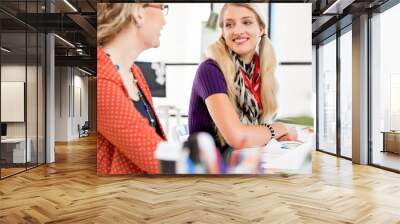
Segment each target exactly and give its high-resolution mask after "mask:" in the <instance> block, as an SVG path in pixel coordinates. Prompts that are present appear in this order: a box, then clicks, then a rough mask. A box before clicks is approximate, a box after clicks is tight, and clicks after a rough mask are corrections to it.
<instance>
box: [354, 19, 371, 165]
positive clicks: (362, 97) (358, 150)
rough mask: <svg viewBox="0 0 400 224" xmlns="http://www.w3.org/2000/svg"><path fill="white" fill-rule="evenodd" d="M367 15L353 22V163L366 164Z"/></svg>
mask: <svg viewBox="0 0 400 224" xmlns="http://www.w3.org/2000/svg"><path fill="white" fill-rule="evenodd" d="M367 37H368V15H366V14H364V15H361V16H360V17H358V18H356V19H354V20H353V40H352V44H353V59H352V60H353V114H352V115H353V118H352V119H353V130H352V135H353V140H352V145H353V154H352V157H353V162H354V163H358V164H367V163H368V39H367Z"/></svg>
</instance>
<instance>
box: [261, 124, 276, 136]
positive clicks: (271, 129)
mask: <svg viewBox="0 0 400 224" xmlns="http://www.w3.org/2000/svg"><path fill="white" fill-rule="evenodd" d="M262 125H264V126H266V127H267V128H268V129H269V131H270V132H271V139H272V138H275V136H276V133H275V130H274V128H273V127H272V125H270V124H262Z"/></svg>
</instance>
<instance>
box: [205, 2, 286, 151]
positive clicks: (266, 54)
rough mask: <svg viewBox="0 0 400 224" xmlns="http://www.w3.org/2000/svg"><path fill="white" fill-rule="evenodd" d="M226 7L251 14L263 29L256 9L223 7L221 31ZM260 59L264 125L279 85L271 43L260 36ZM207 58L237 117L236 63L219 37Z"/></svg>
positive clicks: (246, 5) (272, 112)
mask: <svg viewBox="0 0 400 224" xmlns="http://www.w3.org/2000/svg"><path fill="white" fill-rule="evenodd" d="M229 6H239V7H244V8H247V9H249V10H251V11H252V12H253V13H254V14H255V15H256V19H257V21H258V24H259V25H260V26H261V27H263V28H264V29H265V28H266V24H265V22H264V19H263V18H262V16H261V14H260V13H259V11H258V8H257V7H256V5H254V4H251V3H226V4H225V5H224V6H223V7H222V10H221V14H220V18H219V26H220V28H221V29H222V28H223V17H224V13H225V11H226V9H227V8H228V7H229ZM259 57H260V75H261V103H262V107H263V111H262V114H261V119H262V121H264V122H268V121H269V120H272V118H273V117H274V115H275V114H276V112H277V110H278V102H277V96H276V95H277V91H278V85H277V81H276V78H275V67H276V56H275V51H274V49H273V47H272V44H271V41H270V40H269V39H268V38H267V37H266V35H263V36H262V37H261V41H260V45H259ZM206 58H211V59H213V60H214V61H216V62H217V64H218V65H219V68H220V69H221V71H222V73H223V75H224V77H225V81H226V84H227V88H228V97H229V100H230V101H231V103H232V105H233V107H234V108H235V111H236V113H237V114H238V115H239V109H238V107H237V103H236V97H235V88H234V78H235V63H234V62H233V60H232V58H231V56H230V53H229V48H228V46H227V45H226V43H225V40H224V38H223V37H222V36H221V37H220V38H219V39H218V40H217V41H216V42H215V43H213V44H211V45H210V46H209V47H208V48H207V50H206ZM217 132H218V135H219V136H218V137H219V138H220V141H221V143H222V144H224V143H225V141H224V139H223V137H222V135H221V133H219V131H218V130H217Z"/></svg>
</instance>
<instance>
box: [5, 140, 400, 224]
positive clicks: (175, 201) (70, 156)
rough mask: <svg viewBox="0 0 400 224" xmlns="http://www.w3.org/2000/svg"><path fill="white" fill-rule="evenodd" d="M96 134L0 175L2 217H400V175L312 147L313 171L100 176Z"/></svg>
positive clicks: (44, 219) (191, 220)
mask: <svg viewBox="0 0 400 224" xmlns="http://www.w3.org/2000/svg"><path fill="white" fill-rule="evenodd" d="M95 147H96V139H95V138H93V137H91V138H84V139H82V140H81V141H77V142H71V143H69V144H57V148H56V149H57V150H56V160H57V161H56V163H55V164H51V165H47V166H41V167H39V168H35V169H33V170H29V171H27V172H25V173H22V174H19V175H16V176H13V177H10V178H7V179H5V180H2V181H0V223H44V222H48V223H218V224H219V223H373V224H375V223H385V224H387V223H400V175H399V174H396V173H391V172H388V171H384V170H381V169H378V168H374V167H370V166H359V165H352V164H351V162H350V161H348V160H343V159H337V158H336V157H333V156H330V155H326V154H323V153H320V152H318V153H317V152H316V153H314V157H313V165H314V166H313V174H312V175H308V176H300V175H299V176H290V177H281V176H262V177H260V176H229V177H132V176H117V177H98V176H96V164H95V163H96V160H95V158H96V153H95V152H96V148H95Z"/></svg>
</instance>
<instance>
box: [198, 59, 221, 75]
mask: <svg viewBox="0 0 400 224" xmlns="http://www.w3.org/2000/svg"><path fill="white" fill-rule="evenodd" d="M197 74H198V75H202V76H204V75H206V76H209V75H217V76H223V73H222V71H221V69H220V68H219V65H218V64H217V62H216V61H214V60H213V59H211V58H207V59H206V60H204V61H203V62H202V63H200V65H199V67H198V69H197Z"/></svg>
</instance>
